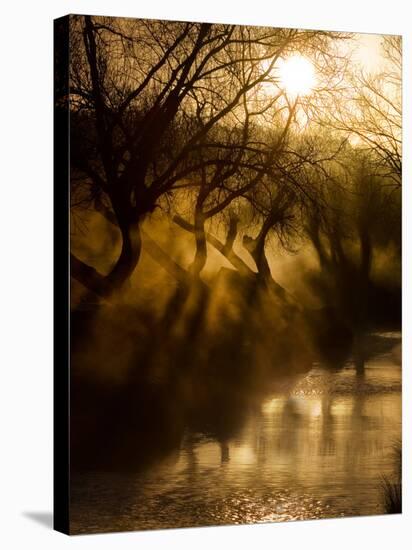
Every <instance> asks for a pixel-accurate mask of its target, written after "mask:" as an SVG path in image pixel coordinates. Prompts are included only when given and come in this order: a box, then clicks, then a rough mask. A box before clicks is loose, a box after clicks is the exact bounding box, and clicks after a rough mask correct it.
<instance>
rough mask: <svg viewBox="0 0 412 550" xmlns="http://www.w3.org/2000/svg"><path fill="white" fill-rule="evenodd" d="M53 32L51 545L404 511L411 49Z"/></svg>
mask: <svg viewBox="0 0 412 550" xmlns="http://www.w3.org/2000/svg"><path fill="white" fill-rule="evenodd" d="M54 29H55V31H54V32H55V81H54V82H55V104H54V109H55V239H54V246H55V528H56V529H58V530H60V531H63V532H65V533H70V534H80V533H100V532H109V531H126V530H143V529H164V528H178V527H199V526H211V525H214V526H216V525H229V524H244V523H261V522H278V521H292V520H305V519H306V520H307V519H320V518H336V517H349V516H366V515H374V514H388V513H399V512H401V500H402V498H401V497H402V480H401V168H402V153H401V141H402V134H401V116H402V113H401V56H402V49H401V37H399V36H386V35H385V36H384V35H371V34H369V35H367V34H359V33H343V32H330V31H320V30H302V29H293V28H271V27H263V26H262V27H254V26H239V25H235V24H233V25H232V24H228V23H224V24H217V23H213V24H210V23H207V22H206V23H200V22H193V23H192V22H177V21H161V20H145V19H133V18H116V17H103V16H100V17H97V16H88V15H70V16H66V17H63V18H61V19H58V20H56V21H55V27H54Z"/></svg>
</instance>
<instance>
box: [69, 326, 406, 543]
mask: <svg viewBox="0 0 412 550" xmlns="http://www.w3.org/2000/svg"><path fill="white" fill-rule="evenodd" d="M378 341H379V342H380V345H379V346H378V348H379V349H378V351H376V352H373V353H370V354H369V358H368V359H367V360H366V364H365V369H364V372H363V373H362V374H359V373H357V372H356V370H355V368H354V365H353V363H352V361H348V362H347V363H346V364H345V365H344V366H343V368H340V369H336V370H333V369H332V370H331V369H330V368H325V367H324V366H322V365H321V364H314V365H313V367H312V369H311V370H310V372H308V373H306V374H303V375H299V376H294V377H290V378H289V379H286V380H284V381H283V382H282V384H280V386H279V387H277V388H276V390H274V391H272V392H271V393H270V394H266V395H265V396H264V397H262V398H261V399H260V400H258V401H257V402H256V405H255V406H254V407H251V410H250V411H249V412H248V414H247V416H246V418H245V421H244V422H243V425H242V429H241V430H240V431H239V432H238V433H236V435H235V436H233V437H231V438H228V439H227V440H225V441H219V442H218V441H216V440H215V439H213V438H212V437H210V436H207V435H205V434H202V433H196V432H192V431H189V430H187V431H186V433H185V436H184V438H183V440H182V443H181V445H180V448H179V449H177V450H176V451H175V452H173V453H171V454H169V455H168V456H167V457H166V458H165V459H164V460H161V461H159V462H157V463H156V464H155V465H151V466H150V467H149V468H148V469H147V470H146V471H143V472H139V473H134V474H133V473H130V472H128V473H124V474H121V473H113V472H110V473H109V472H99V473H96V472H95V473H93V474H91V473H88V474H81V475H80V474H78V475H76V476H75V479H74V482H73V493H72V509H71V523H72V532H73V533H86V532H88V533H90V532H107V531H114V530H116V531H122V530H124V531H126V530H140V529H163V528H177V527H190V526H205V525H223V524H242V523H257V522H272V521H289V520H301V519H315V518H328V517H340V516H345V517H348V516H359V515H371V514H380V513H383V512H384V509H383V503H382V479H383V476H386V477H387V478H388V479H390V480H391V479H394V476H395V472H396V461H395V460H394V446H395V445H396V444H397V443H399V442H400V438H401V366H400V360H399V351H397V352H396V353H394V351H393V350H394V346H395V347H396V346H397V345H399V344H400V333H380V334H379V335H378ZM382 342H383V345H382ZM385 342H387V345H385ZM397 349H399V348H397Z"/></svg>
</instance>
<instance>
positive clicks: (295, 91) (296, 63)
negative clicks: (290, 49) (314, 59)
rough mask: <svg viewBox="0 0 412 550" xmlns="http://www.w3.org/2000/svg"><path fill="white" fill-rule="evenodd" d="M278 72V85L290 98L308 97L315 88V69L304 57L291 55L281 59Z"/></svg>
mask: <svg viewBox="0 0 412 550" xmlns="http://www.w3.org/2000/svg"><path fill="white" fill-rule="evenodd" d="M278 70H279V81H280V85H281V87H282V88H284V90H285V92H286V93H287V94H288V95H290V96H294V97H296V96H298V95H299V96H303V95H308V94H309V93H310V92H311V91H312V90H313V88H314V87H315V84H316V76H315V68H314V66H313V64H312V63H311V62H310V61H309V59H307V58H306V57H303V56H301V55H293V56H291V57H288V58H286V59H282V60H280V62H279V64H278Z"/></svg>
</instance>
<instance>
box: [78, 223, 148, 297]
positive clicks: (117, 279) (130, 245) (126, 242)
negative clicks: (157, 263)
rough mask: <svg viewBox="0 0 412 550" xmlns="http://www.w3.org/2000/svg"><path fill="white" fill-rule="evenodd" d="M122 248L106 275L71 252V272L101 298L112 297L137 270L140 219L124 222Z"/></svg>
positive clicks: (121, 229) (139, 249)
mask: <svg viewBox="0 0 412 550" xmlns="http://www.w3.org/2000/svg"><path fill="white" fill-rule="evenodd" d="M120 231H121V234H122V250H121V252H120V256H119V258H118V259H117V261H116V263H115V265H114V266H113V268H112V269H111V271H110V273H108V274H107V275H106V276H105V275H102V274H101V273H99V272H98V271H97V270H96V269H95V268H93V267H91V266H89V265H87V264H86V263H85V262H83V261H82V260H80V259H79V258H77V257H76V256H74V254H71V256H70V257H71V262H70V274H71V276H72V277H73V278H74V279H76V280H77V281H79V282H80V283H81V284H82V285H84V286H85V287H86V288H87V289H88V290H91V291H92V292H93V293H94V294H97V295H98V296H100V297H101V298H110V297H111V296H112V295H113V294H114V293H115V292H117V291H118V290H120V289H121V288H122V286H123V285H124V284H125V282H126V281H127V280H128V279H129V278H130V276H131V275H132V273H133V271H134V270H135V268H136V266H137V263H138V261H139V257H140V251H141V247H142V244H141V235H140V221H136V222H133V223H123V224H122V226H121V228H120Z"/></svg>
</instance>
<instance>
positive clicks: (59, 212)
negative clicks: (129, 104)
mask: <svg viewBox="0 0 412 550" xmlns="http://www.w3.org/2000/svg"><path fill="white" fill-rule="evenodd" d="M68 75H69V16H65V17H61V18H59V19H56V20H55V21H54V235H53V237H54V245H53V248H54V306H53V307H54V525H53V526H54V529H55V530H57V531H61V532H62V533H66V534H69V498H70V493H69V480H70V458H69V451H70V448H69V435H70V433H69V425H70V413H69V380H70V378H69V367H70V363H69V362H70V358H69V284H70V277H69V199H68V197H69V94H68V92H69V81H68Z"/></svg>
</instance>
